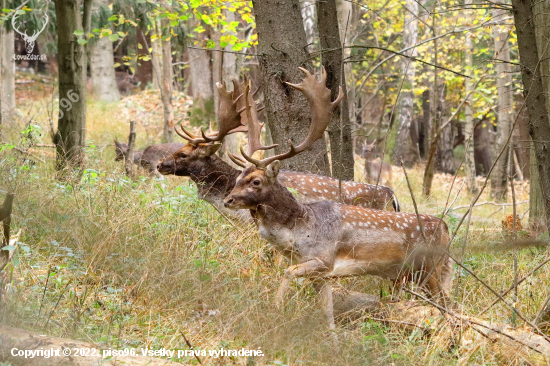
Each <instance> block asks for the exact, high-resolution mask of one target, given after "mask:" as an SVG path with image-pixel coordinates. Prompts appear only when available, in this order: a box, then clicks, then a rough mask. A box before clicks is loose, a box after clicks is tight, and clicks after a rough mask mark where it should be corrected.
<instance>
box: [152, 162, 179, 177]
mask: <svg viewBox="0 0 550 366" xmlns="http://www.w3.org/2000/svg"><path fill="white" fill-rule="evenodd" d="M175 166H176V164H175V162H174V159H166V160H164V161H161V162H160V163H159V164H158V165H157V170H158V171H159V173H160V174H162V175H168V174H176V169H175Z"/></svg>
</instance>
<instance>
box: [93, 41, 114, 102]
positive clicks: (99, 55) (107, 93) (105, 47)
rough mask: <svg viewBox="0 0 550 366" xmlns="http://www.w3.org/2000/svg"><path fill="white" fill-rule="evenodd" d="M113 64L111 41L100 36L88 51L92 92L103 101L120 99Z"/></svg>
mask: <svg viewBox="0 0 550 366" xmlns="http://www.w3.org/2000/svg"><path fill="white" fill-rule="evenodd" d="M114 64H115V63H114V59H113V42H112V41H111V40H110V39H109V37H103V38H100V39H99V40H98V41H97V43H96V44H95V45H94V46H93V47H92V49H91V52H90V71H91V74H92V91H93V94H94V96H95V97H96V98H98V99H99V100H101V101H104V102H117V101H119V100H120V93H119V91H118V86H117V83H116V77H115V68H114Z"/></svg>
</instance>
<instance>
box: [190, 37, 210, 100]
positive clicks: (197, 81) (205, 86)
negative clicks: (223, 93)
mask: <svg viewBox="0 0 550 366" xmlns="http://www.w3.org/2000/svg"><path fill="white" fill-rule="evenodd" d="M193 47H195V46H193ZM187 52H189V68H190V70H191V87H192V89H193V98H194V99H202V100H203V101H207V100H209V99H210V98H212V95H213V93H212V71H211V70H210V54H209V53H208V51H205V50H199V49H196V48H188V49H187Z"/></svg>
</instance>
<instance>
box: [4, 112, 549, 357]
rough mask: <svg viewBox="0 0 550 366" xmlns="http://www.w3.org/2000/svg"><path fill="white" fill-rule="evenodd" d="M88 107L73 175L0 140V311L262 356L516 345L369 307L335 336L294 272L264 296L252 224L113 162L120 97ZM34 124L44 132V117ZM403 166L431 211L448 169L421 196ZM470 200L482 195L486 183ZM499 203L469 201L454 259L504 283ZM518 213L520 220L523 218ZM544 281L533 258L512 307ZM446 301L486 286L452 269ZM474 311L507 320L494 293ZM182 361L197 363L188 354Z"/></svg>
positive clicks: (381, 284) (477, 296)
mask: <svg viewBox="0 0 550 366" xmlns="http://www.w3.org/2000/svg"><path fill="white" fill-rule="evenodd" d="M29 103H30V102H29ZM33 103H37V104H39V103H40V101H38V102H33ZM31 105H34V104H29V105H27V107H29V106H31ZM21 110H23V108H21ZM88 113H89V118H90V119H89V123H88V127H89V128H90V131H89V134H88V136H89V140H93V144H92V145H93V146H90V147H88V149H87V163H86V171H85V173H84V174H83V177H82V181H81V182H80V183H79V184H74V185H71V184H67V183H63V182H60V181H57V180H55V179H54V175H55V172H54V170H53V157H52V156H47V155H45V156H44V158H45V159H46V163H40V162H36V164H34V165H32V164H30V163H29V162H28V161H26V160H22V156H21V155H20V154H19V153H15V152H13V151H12V150H5V151H3V152H1V153H0V189H2V190H11V191H14V192H15V193H16V201H15V206H14V213H13V229H12V231H13V232H14V233H15V232H17V231H18V230H19V229H21V230H22V233H23V234H22V237H21V239H20V243H19V250H18V254H17V261H16V263H15V264H16V265H15V266H14V267H11V268H10V270H11V279H12V284H11V286H10V288H9V289H10V292H9V295H8V296H7V297H6V299H5V301H6V303H5V305H6V306H5V307H3V308H2V310H0V319H1V322H2V323H4V324H9V325H13V326H18V327H23V328H27V329H30V330H35V331H39V332H44V333H48V334H52V335H58V336H62V337H69V338H77V339H82V340H84V341H90V342H95V343H97V344H99V345H103V346H106V347H112V348H124V347H136V348H139V347H149V348H153V349H158V348H163V347H164V348H167V349H186V348H187V346H185V342H184V341H183V338H182V332H184V333H185V334H186V336H187V337H188V338H189V339H190V341H191V343H192V344H193V345H194V346H195V347H197V348H199V349H217V348H220V347H224V348H226V349H228V348H232V349H235V348H240V347H247V348H249V349H257V348H258V347H261V349H262V350H263V351H264V353H265V354H266V356H265V357H261V358H259V357H257V358H256V360H255V361H256V364H258V365H371V364H373V365H378V364H379V365H425V364H429V365H457V364H459V360H460V359H461V358H462V357H463V356H464V354H469V353H468V352H471V354H470V356H469V358H468V362H469V363H470V364H484V365H497V364H508V363H510V362H512V361H511V360H513V359H514V357H516V356H515V355H509V357H510V358H509V359H505V358H504V359H503V358H502V355H499V354H497V353H495V352H494V349H493V348H491V347H490V346H487V345H485V344H483V345H481V346H480V348H478V349H475V350H473V351H471V350H470V348H468V347H466V346H464V347H455V348H453V347H448V346H443V345H442V344H441V343H439V342H437V341H436V340H435V339H434V338H432V337H428V336H426V335H425V334H420V333H415V332H412V333H411V332H406V331H403V330H400V329H399V328H398V327H396V326H395V325H392V324H386V325H385V324H382V323H379V322H375V321H372V320H369V319H367V318H366V317H365V318H362V319H359V320H357V321H354V322H351V323H345V324H340V325H339V326H338V327H337V329H336V331H335V334H336V336H337V338H336V339H334V338H333V337H332V336H331V335H330V333H329V332H328V331H327V329H326V327H325V325H324V322H323V317H322V313H321V311H320V310H319V306H318V304H317V301H318V298H317V296H316V295H315V293H314V291H313V290H312V288H311V286H308V285H307V284H308V282H307V281H301V280H300V281H295V283H294V284H293V293H292V294H291V296H289V297H288V298H287V301H286V304H285V307H284V309H283V310H281V311H280V310H278V309H276V308H275V306H274V305H273V304H272V302H273V297H274V294H275V292H276V289H277V287H278V285H279V283H280V282H281V279H282V271H283V269H284V268H285V266H286V265H287V264H286V262H284V261H280V258H279V257H278V255H277V254H275V253H273V252H272V250H271V249H270V248H269V247H268V245H267V243H266V242H265V241H263V240H261V239H260V238H259V236H258V234H257V231H256V229H255V228H253V227H246V226H239V227H234V226H233V225H232V224H231V223H229V222H228V221H226V220H225V219H224V218H222V217H221V216H220V215H219V214H218V213H217V212H216V211H215V210H214V209H213V208H211V207H210V206H209V205H208V204H207V203H205V202H203V201H200V200H198V199H197V197H196V193H195V192H196V189H195V187H194V185H193V184H192V183H190V182H188V181H187V180H186V179H180V178H176V177H171V178H169V179H167V180H166V181H164V182H162V181H157V180H151V179H146V178H140V179H137V180H136V181H130V180H128V179H127V178H126V177H125V176H124V174H123V168H122V166H121V165H120V164H117V163H115V162H114V161H113V159H114V148H113V147H112V146H110V145H107V144H109V143H110V142H111V141H112V138H113V137H114V136H115V135H118V137H119V138H122V137H123V136H124V131H126V129H127V126H126V121H121V120H118V119H117V118H116V116H117V115H118V114H120V110H119V109H118V107H117V106H116V105H105V104H99V103H90V104H89V105H88ZM40 116H42V117H43V114H42V115H40V114H38V117H37V118H36V120H38V121H40ZM25 123H26V119H25V118H23V117H22V118H21V119H20V121H16V122H14V123H12V124H11V125H10V128H9V130H6V131H5V135H6V136H10V138H11V139H13V141H14V142H15V143H17V144H24V143H26V141H24V140H22V136H23V135H21V134H20V133H19V131H22V130H24V129H25ZM36 124H37V125H41V123H40V122H36ZM41 126H42V128H43V129H44V131H46V126H47V124H43V125H41ZM158 128H160V123H159V126H158ZM39 132H40V131H38V132H37V133H35V135H34V136H33V137H32V138H34V139H37V140H38V142H43V143H49V141H48V137H47V134H45V133H42V136H39V135H40V133H39ZM153 135H154V134H153V133H152V132H151V134H150V135H148V136H153ZM362 165H363V164H362V162H361V161H359V160H358V161H357V164H356V177H358V179H360V180H363V181H364V174H363V173H362V172H361V169H362ZM408 174H409V178H410V180H411V184H412V187H413V192H414V195H415V198H416V200H417V203H418V205H419V210H420V211H421V212H422V213H430V214H434V215H439V214H441V212H443V209H444V207H445V205H446V202H447V197H448V196H449V190H450V189H451V184H452V181H453V178H452V177H451V176H445V175H436V177H435V179H434V185H433V192H432V195H431V196H430V197H427V198H425V197H422V196H421V186H422V184H421V183H422V175H423V170H422V167H421V166H419V167H416V168H415V169H412V170H410V171H408ZM393 175H394V182H393V188H394V190H395V192H396V194H397V195H398V197H399V200H400V203H401V206H402V210H403V211H406V212H413V211H414V209H413V205H412V199H411V197H410V194H409V192H408V189H407V185H406V181H405V178H404V175H403V173H402V171H400V169H398V168H397V167H394V171H393ZM463 179H464V178H463V177H458V178H457V180H456V182H455V184H454V187H453V188H452V191H451V194H450V199H449V203H450V202H452V201H454V203H453V206H460V205H467V204H469V203H470V200H471V196H470V195H469V194H468V193H467V192H466V187H462V190H461V191H460V193H459V194H458V197H457V198H456V200H455V196H456V195H457V193H458V190H459V188H460V187H461V185H462V182H463ZM516 193H517V200H518V201H524V200H527V199H528V185H526V184H522V183H517V186H516ZM480 201H491V198H490V197H489V196H488V191H487V192H486V193H484V195H483V196H482V197H481V199H480ZM498 209H499V208H498V207H496V206H490V205H485V206H480V207H478V208H476V209H475V210H474V213H473V216H472V223H471V227H470V236H469V239H468V247H467V250H466V255H465V258H464V263H465V264H466V266H468V268H471V269H472V270H473V271H475V273H477V274H478V275H479V276H480V277H481V278H483V279H484V280H485V281H487V282H488V283H489V284H490V285H491V286H493V288H495V289H497V290H504V289H506V288H507V287H508V286H509V285H510V284H511V283H512V281H513V277H514V273H513V269H512V268H513V267H512V261H513V260H512V253H511V252H506V251H502V250H498V248H499V244H501V243H502V242H503V241H504V239H505V238H504V236H503V233H502V230H501V223H500V221H501V220H502V219H503V218H504V215H505V214H510V213H511V211H512V209H511V207H505V208H504V209H503V210H502V211H497V210H498ZM526 209H527V205H525V204H523V205H520V206H518V212H519V213H520V215H523V213H524V212H525V210H526ZM464 212H465V209H458V210H454V211H451V212H450V216H446V217H445V221H446V222H447V224H448V225H449V228H450V231H451V232H453V231H454V230H455V228H456V226H457V225H458V222H459V220H460V218H461V216H462V214H463V213H464ZM523 224H524V226H527V217H525V218H524V219H523ZM464 233H465V227H462V228H461V229H460V230H459V232H458V235H457V237H456V239H455V240H454V242H453V245H452V250H453V252H454V253H459V252H460V246H461V245H462V243H463V240H464ZM546 255H548V251H547V250H546V249H543V248H527V249H522V250H520V251H518V268H519V275H520V276H522V275H523V274H526V273H527V272H528V271H530V270H531V269H532V268H534V267H535V266H536V265H537V264H538V263H540V262H541V261H542V260H543V259H544V258H545V256H546ZM457 271H458V270H457ZM457 271H455V276H456V274H457ZM339 283H340V284H341V285H342V286H344V287H345V288H347V289H351V290H357V291H363V292H368V293H372V294H380V293H383V294H384V293H387V291H388V285H389V282H387V281H384V280H381V279H379V278H376V277H354V278H349V279H345V280H341V281H339ZM549 287H550V276H549V272H548V270H546V269H544V268H543V269H542V270H540V271H538V272H537V273H536V274H535V275H534V276H532V277H531V278H530V279H529V280H528V281H525V282H524V283H523V284H522V285H521V286H520V287H519V291H518V299H517V307H518V309H519V310H520V311H521V312H522V313H523V314H524V315H526V316H527V317H528V318H529V319H533V318H534V317H535V315H536V313H537V311H538V309H539V307H540V306H541V304H542V302H543V301H544V299H545V297H546V296H547V294H548V288H549ZM455 300H456V301H457V302H458V303H459V304H461V306H462V308H463V310H464V311H465V313H466V314H469V315H476V314H477V313H478V312H479V311H480V310H481V309H483V308H484V307H485V306H487V305H488V304H490V303H491V302H492V301H493V296H491V294H490V293H489V291H487V290H486V289H485V288H484V287H483V286H482V285H481V284H480V283H479V282H478V281H476V280H475V279H474V278H473V277H472V276H469V275H467V273H465V272H463V273H461V282H460V287H459V292H458V297H457V298H456V299H455ZM200 310H216V311H217V312H216V315H207V314H205V313H204V312H203V311H200ZM483 318H484V319H490V320H493V321H494V322H498V323H511V322H512V318H511V313H510V311H509V310H508V309H507V308H506V307H505V306H503V305H496V306H495V307H494V308H493V309H492V310H490V311H489V312H488V313H486V314H485V315H484V316H483ZM517 357H519V356H517ZM179 361H181V362H183V363H184V364H196V361H195V360H194V358H186V359H182V360H179ZM220 362H221V364H228V363H235V364H240V365H244V364H245V363H246V359H243V358H236V359H235V360H229V359H225V360H224V361H223V362H222V361H220V360H219V359H218V360H216V359H206V360H205V363H206V364H213V365H214V364H220ZM460 362H463V361H460Z"/></svg>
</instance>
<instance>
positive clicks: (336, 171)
mask: <svg viewBox="0 0 550 366" xmlns="http://www.w3.org/2000/svg"><path fill="white" fill-rule="evenodd" d="M317 17H318V28H319V39H320V43H321V49H322V50H334V51H330V52H326V51H324V52H323V53H322V56H321V58H322V61H323V66H324V68H325V70H326V72H327V87H328V88H329V89H330V90H331V96H332V99H333V100H334V99H336V98H337V96H338V92H339V87H340V86H341V87H342V89H343V92H344V99H343V100H342V102H341V103H340V105H339V106H338V107H336V108H335V109H334V111H333V112H332V120H331V122H330V125H329V127H328V135H329V137H330V152H331V154H330V156H331V160H332V176H333V177H334V178H339V179H342V180H353V173H354V169H353V168H354V160H353V140H352V138H351V123H350V120H349V110H348V98H347V90H346V81H345V78H344V75H343V71H344V68H343V65H342V43H341V42H340V30H339V27H338V17H337V12H336V3H335V0H326V1H322V2H317Z"/></svg>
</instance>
